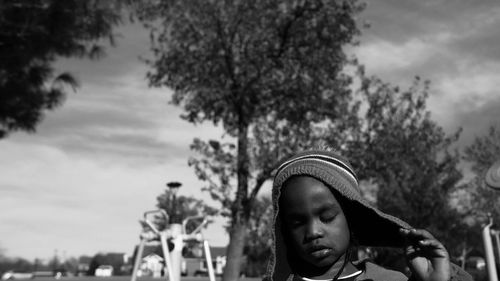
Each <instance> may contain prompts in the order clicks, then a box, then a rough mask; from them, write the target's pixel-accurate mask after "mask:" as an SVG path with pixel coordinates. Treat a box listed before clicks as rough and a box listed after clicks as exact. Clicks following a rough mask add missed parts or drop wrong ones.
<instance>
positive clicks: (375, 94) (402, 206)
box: [348, 77, 468, 255]
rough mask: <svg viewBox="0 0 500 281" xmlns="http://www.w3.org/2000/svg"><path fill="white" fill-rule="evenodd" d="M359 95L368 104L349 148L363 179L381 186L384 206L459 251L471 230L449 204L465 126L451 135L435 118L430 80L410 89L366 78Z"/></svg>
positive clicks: (379, 194) (378, 195)
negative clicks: (428, 105) (430, 105)
mask: <svg viewBox="0 0 500 281" xmlns="http://www.w3.org/2000/svg"><path fill="white" fill-rule="evenodd" d="M360 93H361V96H362V98H363V100H364V102H365V104H366V105H367V106H366V107H365V108H364V110H362V111H361V110H360V114H362V115H361V116H362V118H361V119H360V120H361V123H360V125H359V127H358V128H359V130H358V131H357V133H356V134H355V135H354V136H353V139H352V141H351V142H349V147H348V154H349V156H350V159H351V160H352V162H353V163H352V164H353V166H354V168H355V169H356V170H357V172H358V176H359V178H360V180H362V181H363V182H364V183H367V184H368V185H372V186H376V188H377V192H376V204H377V205H378V208H379V209H381V210H382V211H384V212H387V213H389V214H393V215H396V216H397V217H400V218H402V219H403V220H405V221H407V222H408V223H410V224H411V225H412V226H414V227H418V228H425V229H428V230H429V231H430V232H431V233H433V234H434V235H435V236H436V237H437V238H438V239H440V240H441V241H442V242H443V243H444V244H445V245H446V246H447V247H448V249H449V250H450V251H451V254H456V255H458V254H459V253H460V251H461V247H462V245H463V242H464V240H465V239H466V237H467V231H468V227H467V225H466V224H465V222H464V221H463V215H464V213H463V212H461V211H460V210H459V209H458V208H456V207H455V206H452V205H451V203H450V202H451V201H452V199H453V196H454V195H455V194H456V192H458V190H459V187H460V180H461V179H462V176H463V175H462V171H461V170H459V169H458V163H459V161H460V155H459V153H458V151H457V150H456V149H453V145H454V144H455V142H456V141H457V140H458V138H459V135H460V132H461V130H460V129H459V130H458V131H457V132H455V133H454V134H451V135H447V134H446V133H445V132H444V130H443V128H442V127H440V126H439V125H438V124H437V123H436V122H435V121H433V120H432V119H431V116H430V113H429V111H428V110H427V108H426V101H427V98H428V96H429V82H427V81H421V80H420V78H418V77H417V78H415V80H414V83H413V85H412V86H411V87H410V88H409V89H408V90H400V89H399V87H394V86H392V85H390V84H388V83H384V82H382V81H381V80H380V79H377V78H373V77H372V78H364V79H363V83H362V87H361V92H360ZM450 233H454V235H450Z"/></svg>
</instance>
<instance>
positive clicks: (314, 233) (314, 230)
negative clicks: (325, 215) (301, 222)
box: [305, 220, 323, 241]
mask: <svg viewBox="0 0 500 281" xmlns="http://www.w3.org/2000/svg"><path fill="white" fill-rule="evenodd" d="M322 236H323V228H322V227H321V223H320V222H319V221H317V220H313V221H311V222H310V223H309V224H308V225H307V232H306V237H305V239H306V240H307V241H311V240H314V239H317V238H320V237H322Z"/></svg>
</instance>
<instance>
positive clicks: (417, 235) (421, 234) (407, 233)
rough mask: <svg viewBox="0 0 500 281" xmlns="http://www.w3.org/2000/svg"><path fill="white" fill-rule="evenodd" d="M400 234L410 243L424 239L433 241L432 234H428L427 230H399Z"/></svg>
mask: <svg viewBox="0 0 500 281" xmlns="http://www.w3.org/2000/svg"><path fill="white" fill-rule="evenodd" d="M400 233H401V234H403V236H404V237H406V239H409V240H410V241H415V242H416V241H420V240H424V239H435V238H434V236H432V234H430V233H429V232H428V231H427V230H425V229H414V228H413V229H405V228H401V229H400Z"/></svg>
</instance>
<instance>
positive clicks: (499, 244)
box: [491, 230, 500, 263]
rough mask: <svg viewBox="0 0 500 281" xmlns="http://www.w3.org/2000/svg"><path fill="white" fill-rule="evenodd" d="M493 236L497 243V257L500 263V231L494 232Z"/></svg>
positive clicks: (492, 232)
mask: <svg viewBox="0 0 500 281" xmlns="http://www.w3.org/2000/svg"><path fill="white" fill-rule="evenodd" d="M491 235H493V236H495V242H496V244H497V255H498V262H499V263H500V237H499V236H500V230H492V231H491Z"/></svg>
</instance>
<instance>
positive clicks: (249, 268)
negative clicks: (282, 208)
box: [243, 196, 273, 277]
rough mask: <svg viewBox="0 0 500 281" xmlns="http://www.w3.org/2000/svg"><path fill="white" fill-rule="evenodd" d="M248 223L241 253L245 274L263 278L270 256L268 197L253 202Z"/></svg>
mask: <svg viewBox="0 0 500 281" xmlns="http://www.w3.org/2000/svg"><path fill="white" fill-rule="evenodd" d="M254 204H255V205H254V208H253V209H252V213H251V215H250V221H249V223H248V229H247V234H246V235H247V237H246V240H245V247H244V249H243V253H244V254H245V256H246V266H245V274H246V276H248V277H261V276H264V274H265V273H266V269H267V262H268V259H269V256H270V255H271V246H272V238H271V227H269V226H271V225H272V224H273V208H272V202H271V197H270V196H261V197H259V198H257V199H256V200H255V203H254Z"/></svg>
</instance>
